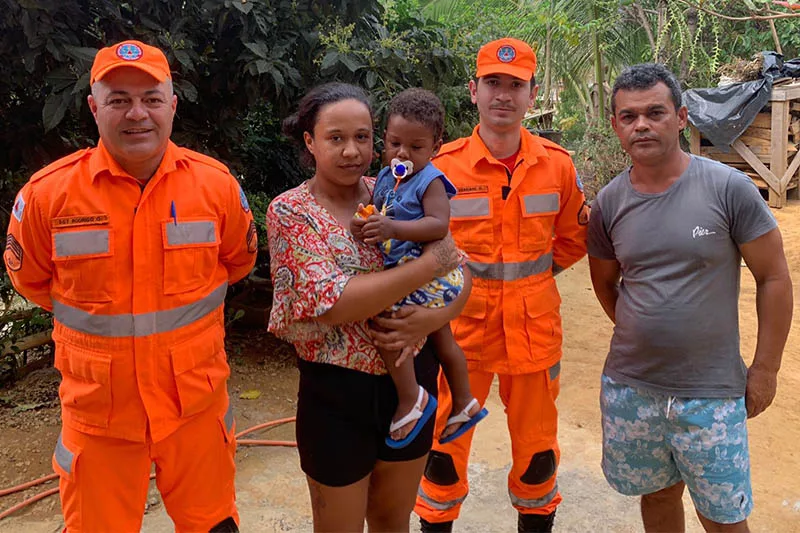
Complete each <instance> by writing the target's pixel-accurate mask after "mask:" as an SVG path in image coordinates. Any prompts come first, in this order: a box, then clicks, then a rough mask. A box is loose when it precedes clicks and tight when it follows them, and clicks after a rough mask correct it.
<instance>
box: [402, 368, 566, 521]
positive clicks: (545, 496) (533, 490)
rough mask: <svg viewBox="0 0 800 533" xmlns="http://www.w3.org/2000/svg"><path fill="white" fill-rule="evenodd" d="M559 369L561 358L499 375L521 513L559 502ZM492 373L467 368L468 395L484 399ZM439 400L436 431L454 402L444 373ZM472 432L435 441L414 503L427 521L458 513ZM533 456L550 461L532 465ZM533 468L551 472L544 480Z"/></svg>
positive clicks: (512, 482) (514, 497)
mask: <svg viewBox="0 0 800 533" xmlns="http://www.w3.org/2000/svg"><path fill="white" fill-rule="evenodd" d="M560 368H561V366H560V363H556V364H555V365H554V366H552V367H551V368H549V369H546V370H542V371H540V372H533V373H530V374H511V375H510V374H498V378H499V381H500V399H501V401H502V402H503V406H504V407H505V412H506V417H507V422H508V430H509V433H510V435H511V453H512V458H513V464H512V466H511V472H509V474H508V492H509V496H510V498H511V503H512V504H513V505H514V508H516V509H517V510H518V511H519V512H520V513H523V514H545V515H546V514H550V513H551V512H553V511H555V510H556V507H557V506H558V504H559V503H561V495H560V494H559V492H558V484H557V482H556V470H557V467H558V461H559V459H560V457H561V452H560V450H559V448H558V442H557V439H556V433H557V430H558V411H557V409H556V403H555V402H556V398H557V397H558V392H559V383H560V381H559V372H560ZM494 376H495V374H494V373H491V372H482V371H479V370H470V372H469V382H470V387H471V388H472V394H473V396H475V398H476V399H477V400H478V402H479V403H480V404H481V405H485V403H486V398H487V397H488V396H489V390H490V388H491V385H492V380H493V379H494ZM438 399H439V409H438V411H437V418H436V430H435V433H434V435H440V434H441V432H442V430H443V429H444V426H445V423H446V422H447V418H448V417H449V416H450V411H451V410H452V405H453V402H452V397H451V394H450V389H449V388H448V386H447V380H446V379H445V378H444V375H443V374H442V373H440V374H439V397H438ZM474 434H475V428H473V429H472V430H470V431H469V432H468V433H466V434H464V435H462V436H461V437H459V438H458V439H456V440H454V441H453V442H450V443H448V444H444V445H442V444H439V443H438V442H437V441H434V445H433V450H432V451H431V458H430V459H429V461H428V465H427V467H426V469H425V475H424V476H423V478H422V482H421V483H420V486H419V490H418V492H417V503H416V506H415V508H414V511H415V512H416V513H417V514H418V515H419V516H420V517H422V518H424V519H425V520H427V521H428V522H431V523H438V522H448V521H451V520H455V519H456V518H458V514H459V512H460V511H461V504H462V503H463V502H464V500H465V499H466V497H467V494H468V493H469V481H468V479H467V463H468V459H469V452H470V447H471V445H472V437H473V435H474ZM537 454H539V455H538V456H537ZM534 457H538V458H540V461H545V462H546V461H553V464H552V465H550V466H548V465H546V464H541V462H539V464H538V465H533V464H532V458H534ZM451 461H452V462H451ZM532 467H533V468H534V469H535V470H537V471H538V472H542V471H544V472H545V473H547V472H550V471H552V475H547V478H546V479H543V480H541V479H536V472H533V471H532V470H531V468H532ZM453 470H454V471H455V474H453ZM545 475H546V474H545ZM431 478H433V479H431ZM532 478H533V479H532ZM526 481H527V482H526ZM532 481H541V482H537V483H532Z"/></svg>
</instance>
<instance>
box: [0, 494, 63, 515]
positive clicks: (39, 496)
mask: <svg viewBox="0 0 800 533" xmlns="http://www.w3.org/2000/svg"><path fill="white" fill-rule="evenodd" d="M53 494H58V487H55V488H52V489H50V490H46V491H44V492H40V493H39V494H37V495H36V496H34V497H32V498H28V499H27V500H25V501H24V502H20V503H18V504H17V505H15V506H14V507H12V508H11V509H8V510H6V511H3V512H2V513H0V520H2V519H3V518H6V517H8V516H11V515H12V514H14V513H16V512H17V511H19V510H20V509H24V508H25V507H27V506H29V505H30V504H32V503H36V502H38V501H39V500H43V499H45V498H47V497H48V496H52V495H53Z"/></svg>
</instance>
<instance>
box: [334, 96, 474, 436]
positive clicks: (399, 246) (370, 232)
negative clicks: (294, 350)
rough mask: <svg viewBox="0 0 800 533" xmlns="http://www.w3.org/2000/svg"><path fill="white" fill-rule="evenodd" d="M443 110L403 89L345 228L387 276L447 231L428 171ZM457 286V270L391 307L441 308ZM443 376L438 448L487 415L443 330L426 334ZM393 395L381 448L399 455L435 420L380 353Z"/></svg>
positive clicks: (405, 368) (407, 367)
mask: <svg viewBox="0 0 800 533" xmlns="http://www.w3.org/2000/svg"><path fill="white" fill-rule="evenodd" d="M443 131H444V107H443V106H442V103H441V102H440V101H439V99H438V98H437V97H436V95H435V94H433V93H432V92H430V91H426V90H424V89H408V90H406V91H403V92H402V93H400V94H398V95H397V96H396V97H395V98H393V99H392V101H391V102H390V104H389V111H388V114H387V122H386V131H385V133H384V161H390V162H391V164H390V166H388V167H386V168H384V169H383V170H381V172H380V173H379V174H378V178H377V180H376V182H375V189H374V191H373V194H372V202H373V204H374V208H373V207H372V206H368V207H367V208H364V206H360V207H359V212H358V213H356V215H355V217H354V218H353V220H352V222H351V225H350V227H351V232H352V233H353V235H354V236H355V237H356V238H358V239H361V240H363V241H364V242H366V243H371V244H372V243H374V244H379V245H380V246H381V249H382V251H383V253H384V256H385V267H386V268H392V267H394V266H396V265H399V264H402V263H403V262H405V261H410V260H413V259H416V258H418V257H419V256H420V255H421V254H422V244H423V243H426V242H430V241H435V240H438V239H442V238H444V237H445V236H446V235H447V232H448V227H449V225H450V198H451V197H453V196H454V195H455V193H456V190H455V187H454V186H453V184H452V183H450V181H449V180H448V179H447V178H446V177H445V175H444V174H442V172H441V171H440V170H439V169H437V168H436V167H435V166H433V164H432V163H431V158H432V157H434V156H435V155H436V153H437V152H438V150H439V148H440V147H441V146H442V134H443ZM463 285H464V271H463V267H462V266H459V267H458V268H457V269H455V270H453V271H452V272H450V273H449V274H447V276H445V277H443V278H438V279H436V280H434V281H432V282H431V283H428V284H427V285H425V286H423V287H421V288H419V289H417V290H416V291H415V292H413V293H411V294H410V295H408V296H407V297H405V298H404V299H403V300H401V301H400V302H398V303H397V304H396V305H395V306H394V309H397V308H399V307H401V306H403V305H421V306H425V307H434V308H435V307H444V306H446V305H448V304H449V303H450V302H452V301H453V300H454V299H455V298H456V297H457V296H458V295H459V293H460V292H461V289H462V287H463ZM430 337H431V339H432V340H433V342H434V344H435V347H436V352H437V355H438V357H439V360H440V361H441V363H442V368H443V369H444V375H445V377H446V378H447V383H448V385H449V387H450V390H451V392H452V398H453V410H452V412H451V416H450V418H449V419H448V420H447V424H446V426H445V428H444V430H443V431H442V435H441V437H440V439H439V442H441V443H446V442H450V441H452V440H453V439H455V438H457V437H460V436H461V435H463V434H464V433H466V432H467V431H468V430H469V429H470V428H472V427H473V426H474V425H475V424H477V423H478V422H479V421H480V420H482V419H483V418H484V417H485V416H486V415H487V414H488V411H487V410H486V409H482V408H481V406H480V404H479V403H478V401H477V400H476V399H475V398H474V397H473V396H472V392H470V386H469V378H468V374H467V362H466V360H465V358H464V352H463V351H461V348H460V347H459V346H458V344H457V343H456V341H455V339H454V338H453V333H452V331H451V330H450V326H449V325H446V326H444V327H443V328H441V329H440V330H438V331H436V332H434V333H432V334H431V336H430ZM380 353H381V357H382V358H383V360H384V362H385V363H386V367H387V368H388V369H389V374H390V375H391V377H392V381H393V382H394V385H395V387H396V389H397V396H398V399H399V402H398V406H397V411H396V412H395V415H394V417H393V419H392V424H391V426H390V428H389V436H388V437H387V438H386V444H387V445H388V446H390V447H392V448H402V447H404V446H407V445H408V444H410V443H411V442H412V441H413V440H414V438H416V436H417V435H418V434H419V432H420V430H421V429H422V427H423V426H424V425H425V423H426V422H427V421H428V419H429V418H430V417H431V416H433V415H434V414H435V413H436V401H435V399H434V398H432V397H430V396H429V395H428V393H427V391H425V390H424V389H423V388H422V387H421V386H420V385H419V384H417V380H416V376H415V375H414V363H413V361H412V360H411V359H405V360H400V361H398V358H399V355H400V354H399V352H386V351H384V350H380Z"/></svg>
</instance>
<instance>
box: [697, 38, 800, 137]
mask: <svg viewBox="0 0 800 533" xmlns="http://www.w3.org/2000/svg"><path fill="white" fill-rule="evenodd" d="M761 54H762V55H763V56H764V66H763V67H762V69H761V76H762V78H761V79H760V80H756V81H745V82H740V83H732V84H730V85H723V86H721V87H711V88H707V89H688V90H686V91H684V93H683V105H685V106H686V107H687V108H688V110H689V121H690V122H691V123H692V124H694V126H695V127H696V128H697V129H698V130H700V132H701V133H702V134H703V136H704V137H705V138H707V139H708V140H709V141H711V143H712V144H713V145H714V146H717V147H720V148H729V147H730V145H731V144H732V143H733V141H735V140H736V139H737V138H738V137H739V136H740V135H741V134H742V133H744V131H745V130H746V129H747V128H748V127H750V124H752V123H753V121H754V120H755V118H756V115H757V114H758V113H759V112H760V111H761V110H762V109H763V108H764V106H765V105H766V104H767V102H769V97H770V95H771V94H772V83H773V81H774V80H775V79H777V78H784V77H789V78H796V77H800V58H798V59H792V60H789V61H786V62H784V61H783V56H781V55H780V54H778V53H777V52H761Z"/></svg>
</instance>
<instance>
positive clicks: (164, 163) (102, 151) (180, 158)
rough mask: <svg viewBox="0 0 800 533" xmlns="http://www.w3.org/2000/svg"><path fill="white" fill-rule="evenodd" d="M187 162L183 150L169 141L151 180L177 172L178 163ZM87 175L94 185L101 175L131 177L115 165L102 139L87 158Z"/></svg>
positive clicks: (115, 162)
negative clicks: (88, 174) (89, 175)
mask: <svg viewBox="0 0 800 533" xmlns="http://www.w3.org/2000/svg"><path fill="white" fill-rule="evenodd" d="M187 162H188V161H187V159H186V156H185V155H184V153H183V150H181V149H180V148H178V146H177V145H176V144H175V143H173V142H172V141H169V142H168V143H167V150H166V152H164V157H163V158H162V159H161V164H160V165H159V166H158V169H157V170H156V173H155V174H153V178H155V177H156V176H158V175H160V174H167V173H169V172H173V171H174V170H177V168H178V164H179V163H180V164H184V165H185V164H186V163H187ZM89 173H90V174H91V176H92V183H94V181H95V180H96V179H97V177H98V176H99V175H101V174H108V175H110V176H127V177H132V176H131V175H130V174H128V173H127V172H126V171H125V170H124V169H123V168H122V167H121V166H120V165H119V163H117V161H116V159H114V158H113V157H112V156H111V154H110V153H109V152H108V149H107V148H106V147H105V145H104V144H103V140H102V139H101V140H100V141H99V142H98V143H97V148H96V149H95V150H93V152H92V155H91V157H90V158H89Z"/></svg>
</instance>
